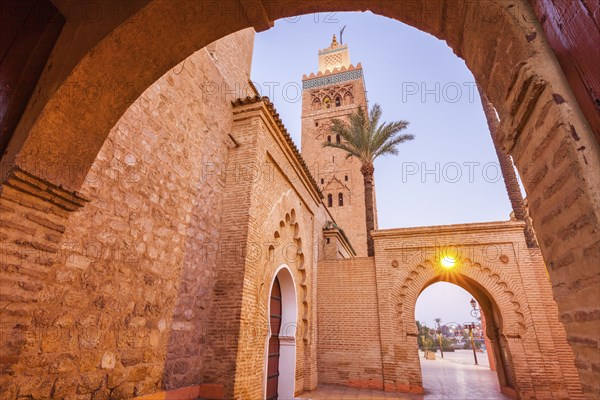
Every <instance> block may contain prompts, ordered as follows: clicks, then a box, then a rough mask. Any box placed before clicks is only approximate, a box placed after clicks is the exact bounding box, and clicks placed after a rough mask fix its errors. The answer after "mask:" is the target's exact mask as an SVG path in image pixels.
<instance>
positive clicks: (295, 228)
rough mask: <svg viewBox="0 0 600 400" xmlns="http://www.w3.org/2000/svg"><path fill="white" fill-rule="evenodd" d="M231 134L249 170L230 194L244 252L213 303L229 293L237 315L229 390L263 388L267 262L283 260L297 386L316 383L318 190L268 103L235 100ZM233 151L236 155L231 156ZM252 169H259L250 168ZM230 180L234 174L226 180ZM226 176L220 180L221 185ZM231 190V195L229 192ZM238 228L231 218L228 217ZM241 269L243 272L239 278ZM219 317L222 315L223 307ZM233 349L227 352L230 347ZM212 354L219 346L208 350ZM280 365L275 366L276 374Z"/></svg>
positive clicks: (271, 265)
mask: <svg viewBox="0 0 600 400" xmlns="http://www.w3.org/2000/svg"><path fill="white" fill-rule="evenodd" d="M232 135H233V136H234V137H235V139H236V141H238V143H240V147H239V148H238V149H236V150H234V151H233V152H232V156H233V157H235V160H236V162H240V163H242V164H246V165H249V164H251V165H253V166H254V170H255V171H257V174H255V175H254V179H253V180H252V181H251V185H245V188H246V189H245V191H244V195H243V196H242V198H247V199H248V202H249V203H248V206H247V208H246V207H245V206H244V207H242V206H241V204H240V202H239V201H235V200H234V201H235V204H236V205H235V206H236V208H239V209H240V213H243V214H244V215H247V218H248V229H247V232H246V238H245V241H246V242H245V244H244V245H243V247H245V248H246V249H247V250H246V252H245V254H246V256H245V258H244V259H243V260H241V262H240V263H237V264H236V266H235V267H234V268H238V271H239V273H238V274H237V275H236V274H235V272H233V271H235V270H234V269H233V268H226V269H227V277H228V278H230V279H231V280H229V281H227V282H223V286H224V287H226V288H227V292H226V293H224V294H223V295H218V296H221V298H218V299H217V304H218V305H217V306H218V307H219V306H220V304H229V302H231V300H232V299H231V298H232V296H237V302H238V304H240V311H239V316H236V315H235V314H233V313H231V314H229V315H231V323H236V320H239V321H241V327H240V334H239V337H238V349H237V356H236V358H235V359H232V360H231V361H232V364H231V365H227V364H224V365H223V368H224V370H227V368H232V369H235V388H234V392H233V396H234V397H236V398H244V399H246V398H247V399H250V398H261V397H262V396H263V390H264V363H265V352H264V348H265V341H266V337H267V328H268V325H267V321H268V315H267V306H266V305H267V301H268V297H267V296H268V293H269V287H270V283H271V282H272V281H273V278H274V275H273V274H274V272H275V270H276V269H277V268H278V267H280V266H281V265H283V264H285V265H287V266H288V267H289V268H290V269H291V271H292V272H293V278H294V281H295V284H296V293H297V304H298V316H297V322H296V324H295V326H294V329H292V330H293V331H295V332H289V333H290V334H291V335H292V336H295V346H296V368H295V369H296V372H295V387H296V389H295V390H296V391H297V392H302V391H304V390H310V389H314V388H316V385H317V370H316V355H317V351H316V350H317V349H316V324H315V315H316V265H317V257H318V254H319V253H321V252H322V250H319V249H322V248H323V235H322V228H323V226H324V225H325V223H326V221H327V220H328V218H330V217H329V215H328V214H327V211H326V210H325V208H324V207H323V206H322V203H321V198H320V193H319V191H318V188H317V186H316V184H315V182H314V181H313V179H312V177H311V176H310V175H309V173H308V169H307V168H306V166H302V163H303V162H299V160H300V159H299V153H298V151H297V150H296V149H295V146H294V145H293V143H292V142H291V138H290V137H289V135H288V134H287V132H286V131H285V128H284V127H283V125H282V124H281V121H280V120H279V118H278V116H277V114H276V113H275V111H274V109H273V106H272V104H270V103H269V102H268V100H262V99H260V98H258V97H256V98H251V99H247V100H245V101H239V102H237V103H236V106H235V109H234V128H233V133H232ZM238 153H240V154H239V156H238ZM258 171H260V172H258ZM232 183H233V184H234V186H235V187H236V190H237V187H238V186H239V184H237V183H236V182H235V181H232ZM229 185H230V182H229V176H228V182H227V187H228V188H229ZM237 198H239V197H235V198H234V197H233V196H232V199H237ZM232 224H233V222H232ZM232 226H235V227H237V228H236V229H239V222H238V223H237V224H236V225H232ZM242 277H243V279H242ZM221 315H222V316H221V320H222V321H223V319H224V318H225V315H227V314H226V313H225V312H224V310H223V312H222V314H221ZM233 354H235V353H233ZM216 355H217V356H218V357H219V358H222V357H223V352H221V353H216ZM285 372H286V371H280V374H283V373H285Z"/></svg>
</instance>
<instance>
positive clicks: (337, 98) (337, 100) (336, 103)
mask: <svg viewBox="0 0 600 400" xmlns="http://www.w3.org/2000/svg"><path fill="white" fill-rule="evenodd" d="M341 105H342V100H341V99H340V98H339V97H336V98H335V106H336V107H339V106H341Z"/></svg>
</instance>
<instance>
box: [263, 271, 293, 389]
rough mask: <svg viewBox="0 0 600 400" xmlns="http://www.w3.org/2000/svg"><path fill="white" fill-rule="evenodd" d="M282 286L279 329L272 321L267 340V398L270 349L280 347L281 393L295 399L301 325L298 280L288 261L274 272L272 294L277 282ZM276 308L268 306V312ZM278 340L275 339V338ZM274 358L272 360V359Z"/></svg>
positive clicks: (269, 296) (271, 286) (270, 291)
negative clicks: (298, 333) (297, 350)
mask: <svg viewBox="0 0 600 400" xmlns="http://www.w3.org/2000/svg"><path fill="white" fill-rule="evenodd" d="M276 282H277V285H278V287H279V290H280V294H281V299H280V300H281V322H280V326H279V331H278V332H274V331H273V326H272V324H270V323H269V331H268V334H267V339H266V344H265V370H264V383H265V385H264V386H265V387H264V394H265V396H264V398H265V399H266V398H267V391H268V388H267V382H268V374H269V362H270V361H269V353H270V352H271V351H273V350H274V349H273V348H271V349H270V347H275V346H274V345H276V346H277V347H278V353H279V356H278V358H277V364H278V365H277V367H278V368H277V370H278V373H279V376H278V379H277V393H278V395H279V398H280V399H293V398H294V393H295V376H296V328H297V326H298V295H297V293H296V282H295V281H294V275H293V273H292V270H291V269H290V267H289V266H287V265H286V264H282V265H280V266H279V267H278V268H277V269H276V270H275V272H274V273H273V276H272V280H271V284H270V289H269V293H268V298H271V296H272V291H273V290H274V288H275V285H276ZM271 314H272V310H271V308H270V305H269V307H267V315H268V316H269V315H271ZM274 339H275V340H276V342H273V340H274ZM271 362H272V361H271Z"/></svg>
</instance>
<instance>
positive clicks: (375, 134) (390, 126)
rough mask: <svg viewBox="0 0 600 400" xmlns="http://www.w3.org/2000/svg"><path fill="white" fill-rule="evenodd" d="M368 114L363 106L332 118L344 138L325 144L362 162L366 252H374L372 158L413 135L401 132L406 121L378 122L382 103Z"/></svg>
mask: <svg viewBox="0 0 600 400" xmlns="http://www.w3.org/2000/svg"><path fill="white" fill-rule="evenodd" d="M369 114H370V115H367V113H366V112H365V110H364V109H363V108H362V107H358V110H357V111H356V112H354V113H352V114H351V115H350V120H349V121H348V122H345V121H342V120H339V119H334V120H332V122H331V131H332V132H333V133H334V134H337V135H340V137H341V138H342V139H343V140H341V141H340V142H339V143H337V141H336V142H325V143H323V146H324V147H335V148H338V149H341V150H344V151H345V152H346V157H347V158H350V157H356V158H358V159H359V161H360V162H361V163H362V165H361V167H360V172H361V173H362V175H363V178H364V184H365V210H366V223H367V254H368V256H369V257H372V256H374V255H375V246H374V243H373V238H372V237H371V231H372V230H374V229H375V211H374V204H373V174H374V172H375V167H374V166H373V162H374V161H375V159H376V158H377V157H379V156H384V155H389V154H392V155H397V154H398V145H399V144H401V143H404V142H407V141H409V140H413V139H414V136H413V135H407V134H403V135H400V134H399V133H400V131H402V130H403V129H406V127H407V126H408V122H406V121H395V122H384V123H381V124H380V123H379V120H380V119H381V107H380V106H379V105H378V104H375V105H373V107H372V108H371V112H370V113H369Z"/></svg>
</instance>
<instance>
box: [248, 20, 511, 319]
mask: <svg viewBox="0 0 600 400" xmlns="http://www.w3.org/2000/svg"><path fill="white" fill-rule="evenodd" d="M344 25H345V26H346V29H345V32H344V36H343V40H344V43H345V44H348V46H349V50H350V58H351V61H352V63H353V64H357V63H358V62H361V63H362V65H363V69H364V75H365V82H366V87H367V91H368V92H367V98H368V99H369V104H370V105H373V104H374V103H379V104H380V105H381V106H382V108H383V120H387V121H391V120H400V119H403V120H407V121H409V122H410V126H409V128H408V129H407V130H406V133H412V134H414V135H415V136H416V138H415V140H414V141H412V142H409V143H406V144H402V145H401V146H400V154H399V155H398V156H395V157H387V158H381V159H379V160H377V161H376V163H375V182H376V193H377V207H378V214H379V215H378V216H379V227H380V228H398V227H411V226H427V225H446V224H456V223H468V222H483V221H501V220H507V219H508V218H509V214H510V211H511V208H510V203H509V201H508V197H507V195H506V191H505V188H504V183H503V182H502V177H501V175H500V170H499V167H498V159H497V157H496V154H495V151H494V148H493V145H492V141H491V138H490V134H489V130H488V127H487V124H486V121H485V117H484V114H483V110H482V108H481V103H480V99H479V95H478V94H477V90H476V88H475V86H474V78H473V76H472V74H471V72H470V71H469V70H468V68H467V67H466V65H465V63H464V62H463V60H461V59H459V58H458V57H457V56H456V55H454V53H453V52H452V50H451V49H450V48H449V47H448V46H447V45H446V43H445V42H443V41H440V40H438V39H436V38H435V37H433V36H431V35H429V34H427V33H424V32H421V31H418V30H416V29H414V28H412V27H410V26H408V25H404V24H402V23H400V22H398V21H395V20H392V19H389V18H385V17H381V16H377V15H374V14H372V13H334V14H324V13H322V14H311V15H305V16H301V17H296V18H291V19H284V20H279V21H276V23H275V27H274V28H272V29H270V30H268V31H265V32H261V33H258V34H257V35H256V41H255V46H254V58H253V65H252V80H253V82H255V84H256V86H257V87H258V88H259V90H260V91H261V94H263V95H268V96H269V97H270V98H271V100H272V101H273V102H274V104H275V106H276V108H277V111H278V112H279V114H280V116H281V118H282V120H283V122H284V124H285V125H286V127H287V129H288V131H289V132H290V133H291V135H292V137H293V139H294V140H295V142H296V143H297V145H298V146H299V147H300V114H301V103H302V101H301V97H300V96H301V93H300V91H299V88H300V87H301V80H302V75H303V74H310V73H311V72H317V62H318V59H317V51H318V50H319V49H322V48H325V47H328V46H329V45H330V43H331V38H332V35H333V34H334V33H336V34H337V33H338V32H339V30H340V29H341V28H342V27H343V26H344ZM338 41H339V34H338ZM436 288H437V289H436ZM442 288H443V289H442ZM427 290H428V291H427V293H428V294H429V295H428V296H427V297H432V298H433V297H435V298H438V301H437V303H432V304H437V306H438V307H437V308H436V307H435V306H432V305H431V304H429V303H427V304H428V305H427V306H426V307H425V306H423V307H417V318H418V319H423V320H425V321H426V322H428V324H430V323H431V321H430V320H432V319H433V318H435V317H437V316H440V317H442V318H443V319H444V320H447V321H449V320H457V321H461V322H464V321H468V320H471V319H472V318H471V317H470V316H469V307H470V306H469V305H468V300H467V301H466V304H465V307H464V309H463V308H462V307H458V306H450V305H448V306H445V307H444V309H443V310H440V309H439V305H440V302H439V297H440V296H442V297H441V298H445V299H449V298H451V297H452V298H453V299H456V300H457V301H458V303H457V304H462V302H463V301H464V299H465V298H466V297H465V296H468V299H470V295H468V294H467V293H466V292H464V291H463V290H462V289H460V288H458V287H457V286H454V285H451V284H444V285H434V286H431V289H427ZM424 293H425V292H424ZM423 297H424V296H422V298H423ZM419 302H422V301H421V299H420V300H419ZM445 303H447V302H445ZM424 304H425V303H424ZM457 307H458V308H457ZM419 310H420V311H419ZM442 311H443V312H442ZM419 313H421V315H420V314H419ZM440 313H441V314H447V315H437V314H440Z"/></svg>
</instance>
